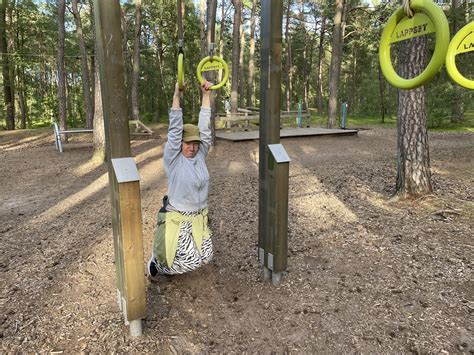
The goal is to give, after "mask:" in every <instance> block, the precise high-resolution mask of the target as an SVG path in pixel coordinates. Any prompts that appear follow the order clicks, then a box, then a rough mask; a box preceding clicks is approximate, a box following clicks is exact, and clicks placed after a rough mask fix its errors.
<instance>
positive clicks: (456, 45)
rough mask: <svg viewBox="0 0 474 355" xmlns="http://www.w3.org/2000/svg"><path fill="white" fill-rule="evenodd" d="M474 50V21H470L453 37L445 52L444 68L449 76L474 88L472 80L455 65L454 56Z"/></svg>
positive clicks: (465, 85) (468, 87)
mask: <svg viewBox="0 0 474 355" xmlns="http://www.w3.org/2000/svg"><path fill="white" fill-rule="evenodd" d="M472 51H474V21H471V22H470V23H468V24H467V25H465V26H464V27H463V28H461V29H460V30H459V31H458V33H456V35H455V36H454V37H453V39H452V40H451V43H450V44H449V47H448V52H447V54H446V69H447V70H448V73H449V75H450V76H451V78H452V79H453V80H454V81H455V82H456V83H458V84H459V85H461V86H464V87H465V88H467V89H471V90H474V80H469V79H467V78H466V77H464V76H463V75H462V74H461V73H460V72H459V70H458V67H457V66H456V56H457V55H458V54H461V53H467V52H472Z"/></svg>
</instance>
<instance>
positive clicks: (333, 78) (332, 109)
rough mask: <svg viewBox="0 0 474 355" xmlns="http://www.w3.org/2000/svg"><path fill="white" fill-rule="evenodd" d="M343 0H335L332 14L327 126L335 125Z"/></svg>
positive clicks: (339, 71)
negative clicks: (334, 10)
mask: <svg viewBox="0 0 474 355" xmlns="http://www.w3.org/2000/svg"><path fill="white" fill-rule="evenodd" d="M344 3H345V0H336V13H335V14H334V28H333V33H332V54H331V68H330V72H329V107H328V108H329V118H328V128H333V127H334V126H335V125H336V116H337V103H338V96H339V80H340V75H341V61H342V42H343V39H342V27H343V21H342V19H343V12H344V5H345V4H344Z"/></svg>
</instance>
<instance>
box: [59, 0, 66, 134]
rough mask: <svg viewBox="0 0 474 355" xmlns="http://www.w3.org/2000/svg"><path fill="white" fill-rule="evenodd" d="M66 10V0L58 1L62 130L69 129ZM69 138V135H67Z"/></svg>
mask: <svg viewBox="0 0 474 355" xmlns="http://www.w3.org/2000/svg"><path fill="white" fill-rule="evenodd" d="M65 11H66V3H65V0H59V1H58V58H57V66H58V69H57V70H58V107H59V127H60V129H61V130H66V129H67V119H66V68H65V65H64V40H65V36H66V30H65V26H64V13H65ZM65 138H66V140H67V137H65Z"/></svg>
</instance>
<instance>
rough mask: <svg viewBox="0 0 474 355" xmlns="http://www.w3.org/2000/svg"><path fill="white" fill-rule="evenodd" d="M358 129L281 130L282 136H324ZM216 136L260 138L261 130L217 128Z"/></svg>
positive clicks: (230, 138)
mask: <svg viewBox="0 0 474 355" xmlns="http://www.w3.org/2000/svg"><path fill="white" fill-rule="evenodd" d="M357 132H358V131H357V130H356V129H329V128H319V127H314V128H284V129H281V130H280V138H290V137H307V136H324V135H354V134H357ZM216 138H217V139H223V140H228V141H233V142H237V141H248V140H254V139H259V131H258V130H253V131H241V132H226V131H224V130H216Z"/></svg>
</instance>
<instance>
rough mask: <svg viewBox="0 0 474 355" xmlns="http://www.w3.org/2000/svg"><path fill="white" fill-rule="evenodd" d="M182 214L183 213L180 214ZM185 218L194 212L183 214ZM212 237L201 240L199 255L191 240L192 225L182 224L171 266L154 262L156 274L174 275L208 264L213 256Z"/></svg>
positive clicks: (188, 223) (194, 243) (189, 223)
mask: <svg viewBox="0 0 474 355" xmlns="http://www.w3.org/2000/svg"><path fill="white" fill-rule="evenodd" d="M182 213H183V212H182ZM183 214H184V215H186V216H192V215H195V214H196V212H194V213H193V212H184V213H183ZM211 237H212V235H210V236H209V239H203V240H202V246H201V253H199V250H198V247H197V245H196V242H195V241H194V238H193V233H192V224H191V222H190V221H188V222H184V223H183V224H182V226H181V229H180V231H179V237H178V246H177V248H176V256H175V258H174V261H173V264H172V265H171V266H170V267H168V266H167V265H166V264H163V263H161V262H158V261H156V268H157V270H158V274H161V275H176V274H184V273H185V272H188V271H192V270H195V269H197V268H199V267H200V266H202V265H205V264H207V263H209V262H210V261H211V260H212V257H213V255H214V249H213V245H212V239H211Z"/></svg>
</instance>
